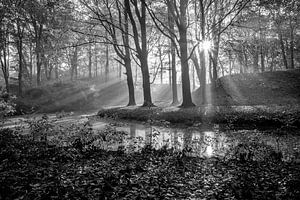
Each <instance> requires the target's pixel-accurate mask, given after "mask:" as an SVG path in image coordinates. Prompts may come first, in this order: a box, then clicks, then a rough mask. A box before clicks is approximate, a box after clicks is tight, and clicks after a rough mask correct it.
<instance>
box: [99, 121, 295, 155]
mask: <svg viewBox="0 0 300 200" xmlns="http://www.w3.org/2000/svg"><path fill="white" fill-rule="evenodd" d="M96 127H97V126H96ZM114 129H115V131H117V132H126V136H125V138H124V140H123V141H122V142H121V143H120V142H118V143H117V144H116V143H115V144H110V146H109V149H110V150H117V149H119V148H120V147H122V148H125V150H126V151H128V152H132V151H139V150H141V149H142V148H143V147H144V146H145V145H151V146H152V147H153V148H155V149H160V148H162V147H166V148H172V149H174V150H175V151H182V150H187V151H186V152H187V154H188V155H189V156H197V157H205V158H210V157H219V158H225V159H226V158H229V159H230V158H231V157H232V156H236V155H238V154H240V153H241V152H242V153H245V152H246V153H249V154H250V152H251V153H253V154H254V156H253V160H262V159H265V157H266V156H267V155H269V154H271V153H272V152H282V154H283V159H284V160H291V159H295V156H297V155H298V154H299V150H300V137H299V134H298V135H293V136H290V135H289V136H287V135H286V136H280V137H279V136H278V135H274V134H272V133H271V134H270V133H266V132H260V131H257V130H241V131H232V130H230V131H220V130H219V127H218V126H214V127H210V128H209V129H208V128H204V129H202V128H186V129H182V128H162V127H156V126H149V125H143V124H133V123H129V124H125V125H124V124H122V125H120V126H115V127H114ZM240 144H243V145H240Z"/></svg>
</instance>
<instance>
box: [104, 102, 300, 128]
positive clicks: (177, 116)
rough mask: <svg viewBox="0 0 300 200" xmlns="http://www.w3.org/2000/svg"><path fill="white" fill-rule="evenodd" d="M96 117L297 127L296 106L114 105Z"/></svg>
mask: <svg viewBox="0 0 300 200" xmlns="http://www.w3.org/2000/svg"><path fill="white" fill-rule="evenodd" d="M98 116H99V117H108V118H114V119H125V120H137V121H145V122H149V123H167V124H168V123H172V124H182V125H187V126H191V125H197V124H201V123H217V124H226V125H228V126H229V127H231V128H234V127H236V128H238V127H247V128H263V127H264V128H282V127H285V128H300V106H299V105H293V106H276V105H274V106H207V107H195V108H186V109H185V108H178V107H168V108H161V107H152V108H144V107H118V108H110V109H102V110H100V111H99V112H98Z"/></svg>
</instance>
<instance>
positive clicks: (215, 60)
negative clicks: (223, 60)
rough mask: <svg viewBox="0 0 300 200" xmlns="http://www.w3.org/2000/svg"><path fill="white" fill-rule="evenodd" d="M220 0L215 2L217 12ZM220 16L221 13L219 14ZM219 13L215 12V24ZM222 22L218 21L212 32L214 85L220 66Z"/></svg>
mask: <svg viewBox="0 0 300 200" xmlns="http://www.w3.org/2000/svg"><path fill="white" fill-rule="evenodd" d="M217 3H218V2H217V1H215V2H214V4H215V5H214V9H215V12H217V10H218V4H217ZM218 15H219V16H220V14H218ZM216 17H217V13H215V15H214V18H213V24H215V23H216V21H217V19H216ZM221 28H222V27H221V23H218V26H217V27H216V26H213V28H212V34H213V48H212V59H211V61H212V71H213V73H212V83H213V85H215V84H216V81H217V79H218V71H217V67H218V58H219V48H220V38H221V33H220V32H221Z"/></svg>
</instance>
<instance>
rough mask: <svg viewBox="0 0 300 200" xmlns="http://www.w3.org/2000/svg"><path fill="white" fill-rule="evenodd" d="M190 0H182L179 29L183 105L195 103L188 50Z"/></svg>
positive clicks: (190, 105)
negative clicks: (188, 6) (188, 7)
mask: <svg viewBox="0 0 300 200" xmlns="http://www.w3.org/2000/svg"><path fill="white" fill-rule="evenodd" d="M187 5H188V1H186V0H181V1H180V13H181V16H180V26H179V27H178V29H179V35H180V39H179V48H180V56H181V57H180V62H181V81H182V104H181V106H182V107H192V106H195V104H194V103H193V101H192V95H191V86H190V77H189V64H188V51H187V24H186V17H187V16H186V10H187Z"/></svg>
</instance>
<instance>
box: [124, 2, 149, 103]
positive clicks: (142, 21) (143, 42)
mask: <svg viewBox="0 0 300 200" xmlns="http://www.w3.org/2000/svg"><path fill="white" fill-rule="evenodd" d="M124 4H125V11H126V13H127V14H128V17H129V19H130V23H131V28H132V32H133V39H134V44H135V49H136V51H137V58H138V59H139V61H140V67H141V72H142V77H143V93H144V103H143V106H153V103H152V97H151V88H150V75H149V67H148V48H147V26H146V2H145V0H140V1H137V0H124ZM131 7H133V9H134V12H133V11H132V8H131ZM135 17H136V18H137V21H138V24H137V23H136V20H135ZM138 25H139V27H138ZM138 29H140V32H139V31H138Z"/></svg>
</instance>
